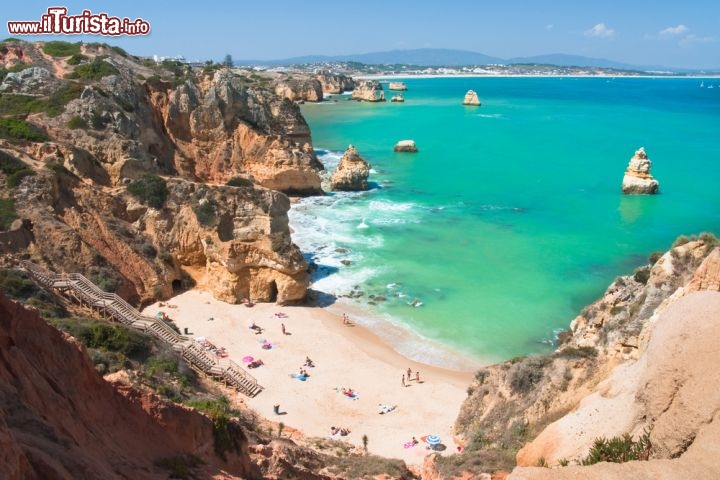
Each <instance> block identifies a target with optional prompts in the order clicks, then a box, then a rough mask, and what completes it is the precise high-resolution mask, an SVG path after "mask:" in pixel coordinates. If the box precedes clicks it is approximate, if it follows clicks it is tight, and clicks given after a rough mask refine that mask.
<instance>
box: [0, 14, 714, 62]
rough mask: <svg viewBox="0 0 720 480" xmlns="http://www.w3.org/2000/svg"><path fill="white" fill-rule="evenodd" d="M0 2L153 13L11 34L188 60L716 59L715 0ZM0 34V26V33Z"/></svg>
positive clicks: (24, 17) (32, 17) (35, 16)
mask: <svg viewBox="0 0 720 480" xmlns="http://www.w3.org/2000/svg"><path fill="white" fill-rule="evenodd" d="M109 3H110V2H97V1H89V0H86V1H83V2H79V1H75V0H73V1H65V2H56V3H41V2H37V1H35V0H25V1H8V2H4V5H3V7H2V11H1V12H0V18H1V19H2V28H3V33H4V34H5V35H4V36H9V34H8V33H7V25H6V24H7V22H8V21H16V20H35V21H37V20H40V18H41V15H43V14H45V13H46V12H47V9H48V8H49V7H51V6H58V5H62V6H65V7H67V9H68V14H70V15H79V14H80V13H82V11H83V10H90V11H91V12H92V13H107V14H108V15H111V16H117V17H120V18H123V17H128V18H129V19H130V20H135V19H137V18H142V19H143V20H145V21H147V22H149V23H150V26H151V30H150V33H149V34H148V35H145V36H136V37H128V36H121V37H109V36H108V37H103V36H100V35H82V36H80V35H76V36H63V37H59V36H50V35H42V36H22V37H21V36H19V35H16V36H18V37H21V38H23V39H26V40H29V41H34V40H46V41H47V40H58V39H62V40H69V41H78V40H82V41H88V42H90V41H93V42H96V41H100V42H107V43H110V44H112V45H118V46H121V47H122V48H124V49H126V50H127V51H129V52H130V53H133V54H135V55H147V56H151V55H161V56H175V55H183V56H184V57H185V58H187V59H188V60H203V61H204V60H210V59H212V60H216V61H220V60H222V59H223V57H224V56H225V55H226V54H230V55H232V57H233V59H235V60H251V59H252V60H271V59H282V58H289V57H295V56H302V55H340V54H353V53H368V52H377V51H386V50H400V49H414V48H451V49H460V50H471V51H475V52H479V53H484V54H486V55H491V56H495V57H501V58H511V57H521V56H533V55H542V54H550V53H566V54H572V55H582V56H587V57H596V58H606V59H610V60H614V61H618V62H623V63H628V64H631V65H639V66H648V65H657V66H667V67H678V68H713V69H718V68H720V1H718V0H691V1H687V2H685V1H680V0H493V1H488V0H443V1H433V2H430V1H426V0H415V1H406V0H394V1H393V0H390V1H387V0H385V1H379V0H362V1H357V2H338V1H337V0H334V1H326V0H319V1H313V0H307V1H305V2H300V1H297V0H295V1H293V2H290V1H287V0H255V1H252V2H248V1H245V0H238V1H234V2H233V1H221V0H203V1H201V2H192V3H190V2H180V1H176V2H173V3H172V6H170V5H166V4H161V2H155V1H152V0H144V1H138V0H125V1H123V2H122V3H119V2H118V3H117V4H115V3H114V2H113V4H112V5H108V4H109ZM4 36H2V35H0V38H3V37H4Z"/></svg>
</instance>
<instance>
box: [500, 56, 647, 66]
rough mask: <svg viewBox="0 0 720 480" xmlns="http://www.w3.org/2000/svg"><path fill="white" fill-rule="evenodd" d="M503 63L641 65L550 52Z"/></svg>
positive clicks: (512, 59)
mask: <svg viewBox="0 0 720 480" xmlns="http://www.w3.org/2000/svg"><path fill="white" fill-rule="evenodd" d="M505 63H512V64H519V63H529V64H541V65H559V66H564V67H601V68H617V69H621V70H639V69H641V67H638V66H636V65H629V64H627V63H620V62H615V61H613V60H607V59H604V58H590V57H582V56H579V55H567V54H565V53H551V54H548V55H537V56H534V57H515V58H511V59H509V60H507V61H506V62H505Z"/></svg>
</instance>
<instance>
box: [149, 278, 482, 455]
mask: <svg viewBox="0 0 720 480" xmlns="http://www.w3.org/2000/svg"><path fill="white" fill-rule="evenodd" d="M346 307H347V308H348V309H349V311H350V317H351V318H354V317H355V316H356V315H357V314H358V313H357V312H354V311H352V306H344V305H342V304H339V305H338V304H335V305H334V307H333V309H332V310H331V309H328V308H327V307H318V306H288V307H279V306H277V305H275V304H268V303H266V304H256V305H254V306H253V307H251V308H248V307H246V306H244V305H231V304H227V303H224V302H221V301H219V300H216V299H214V298H213V297H212V295H211V294H210V293H208V292H205V291H203V290H201V289H195V290H191V291H188V292H185V293H182V294H180V295H178V296H176V297H173V298H172V299H170V300H168V301H166V302H158V303H155V304H152V305H150V306H148V307H147V308H146V309H145V310H144V313H145V314H147V315H156V314H157V312H159V311H162V312H164V313H165V314H167V315H168V316H169V317H170V318H172V319H173V321H174V322H175V324H176V325H177V326H178V327H179V328H180V330H181V331H183V332H184V331H185V329H186V328H187V329H188V332H189V336H190V337H192V338H194V339H196V340H200V341H202V340H205V341H207V342H211V343H212V344H213V345H215V346H216V347H218V348H224V349H225V351H226V352H227V354H228V355H229V358H230V359H231V360H233V361H235V362H236V363H238V364H240V365H243V366H244V367H246V368H247V361H246V362H243V359H245V360H247V359H248V357H252V358H253V359H254V360H257V359H261V360H262V361H263V362H264V364H263V365H262V366H260V367H257V368H254V369H247V371H248V372H249V373H250V374H251V375H253V376H254V377H255V378H256V379H257V381H258V383H259V384H260V385H262V386H263V387H264V390H263V391H262V392H261V393H260V394H259V395H257V396H256V397H255V398H248V397H245V396H244V395H243V394H237V397H236V398H235V400H238V401H240V402H242V403H244V404H245V405H247V406H249V407H250V408H252V409H253V410H255V411H256V412H257V413H258V415H260V416H261V417H263V418H265V419H267V420H269V421H271V422H282V423H283V424H284V425H285V426H286V427H289V428H290V429H296V430H299V431H301V432H303V433H304V434H305V435H307V436H310V437H323V438H334V439H338V440H344V441H347V442H349V443H351V444H353V445H355V446H356V447H358V448H362V437H363V436H364V435H367V437H368V440H369V441H368V451H369V452H371V453H374V454H378V455H382V456H385V457H390V458H400V459H402V460H404V461H405V462H406V463H408V464H421V463H422V461H423V459H424V457H425V455H427V454H429V453H430V452H431V450H429V449H427V448H426V447H427V446H426V445H424V444H423V443H422V442H420V443H419V444H418V445H415V446H408V445H409V442H411V441H412V438H413V437H415V438H416V439H418V440H419V439H421V438H422V437H424V436H426V435H438V436H439V437H440V438H441V439H442V442H443V445H444V446H445V447H446V448H445V450H444V451H443V452H442V453H443V454H449V453H453V452H456V451H457V450H458V447H459V444H457V443H456V442H455V439H454V438H453V424H454V422H455V418H456V416H457V412H458V411H459V409H460V406H461V404H462V402H463V400H464V399H465V398H466V396H467V393H466V392H467V387H468V386H469V385H470V383H471V381H472V378H473V373H474V369H469V370H451V369H448V368H442V367H437V366H433V365H428V364H424V363H421V362H417V361H414V360H412V359H408V358H406V357H404V356H403V355H401V354H400V353H398V352H397V351H396V350H395V349H393V347H392V345H389V344H388V343H387V342H386V341H384V340H383V339H382V338H381V337H379V336H378V335H376V334H375V333H374V332H373V331H372V330H370V329H368V328H365V327H364V326H362V325H360V324H359V323H356V322H353V324H352V325H347V324H345V323H344V321H343V318H342V316H341V315H338V314H337V313H338V312H339V311H340V310H342V309H344V308H346ZM358 308H359V307H358ZM253 323H254V324H255V325H257V326H258V327H259V328H260V329H262V332H261V333H260V332H257V331H256V330H253V329H251V328H250V326H251V325H252V324H253ZM283 331H284V333H283ZM261 340H262V341H261ZM266 343H269V344H271V345H272V348H270V349H264V348H263V344H266ZM307 357H309V358H310V359H311V360H312V362H313V365H314V366H312V367H310V366H305V365H304V363H305V360H306V358H307ZM468 365H470V364H468ZM468 368H469V366H468ZM303 369H304V370H305V371H306V372H307V373H308V374H309V376H308V377H307V378H306V379H305V380H301V379H299V378H298V376H297V374H298V373H300V372H301V370H303ZM408 369H410V370H411V372H412V375H411V379H410V380H408V379H407V373H406V372H407V370H408ZM418 373H419V376H420V381H419V382H418V381H416V380H415V376H416V375H417V374H418ZM403 382H404V384H405V386H403ZM342 389H347V390H352V391H354V392H356V393H357V395H356V396H355V397H354V398H351V397H349V396H347V395H345V394H343V393H342ZM275 405H279V412H280V414H276V413H274V410H275ZM383 406H391V407H392V406H394V408H393V409H392V411H390V412H387V413H383V414H381V413H379V412H380V411H381V410H382V407H383ZM333 426H334V427H338V428H346V429H349V431H350V433H349V434H348V435H346V436H341V435H334V436H331V435H330V428H331V427H333Z"/></svg>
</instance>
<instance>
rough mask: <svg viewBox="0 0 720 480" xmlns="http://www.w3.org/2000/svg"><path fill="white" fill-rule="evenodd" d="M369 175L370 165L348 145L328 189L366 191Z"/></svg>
mask: <svg viewBox="0 0 720 480" xmlns="http://www.w3.org/2000/svg"><path fill="white" fill-rule="evenodd" d="M369 175H370V164H368V163H367V162H366V161H365V160H363V158H362V157H361V156H360V154H359V153H358V151H357V149H356V148H355V147H353V146H352V145H350V146H348V148H347V150H345V154H344V155H343V156H342V158H341V159H340V163H339V164H338V167H337V169H336V170H335V173H333V176H332V178H331V179H330V188H331V189H332V190H333V191H338V190H341V191H351V192H357V191H364V190H367V189H368V181H367V179H368V176H369Z"/></svg>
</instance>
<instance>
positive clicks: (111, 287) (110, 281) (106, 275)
mask: <svg viewBox="0 0 720 480" xmlns="http://www.w3.org/2000/svg"><path fill="white" fill-rule="evenodd" d="M87 276H88V278H89V279H90V281H91V282H93V283H94V284H95V285H97V286H98V288H99V289H100V290H102V291H104V292H110V293H112V292H114V291H115V290H117V288H118V286H119V285H120V282H119V281H118V279H117V278H116V277H115V273H114V272H113V271H112V270H110V269H109V268H106V267H91V268H90V270H88V274H87Z"/></svg>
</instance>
